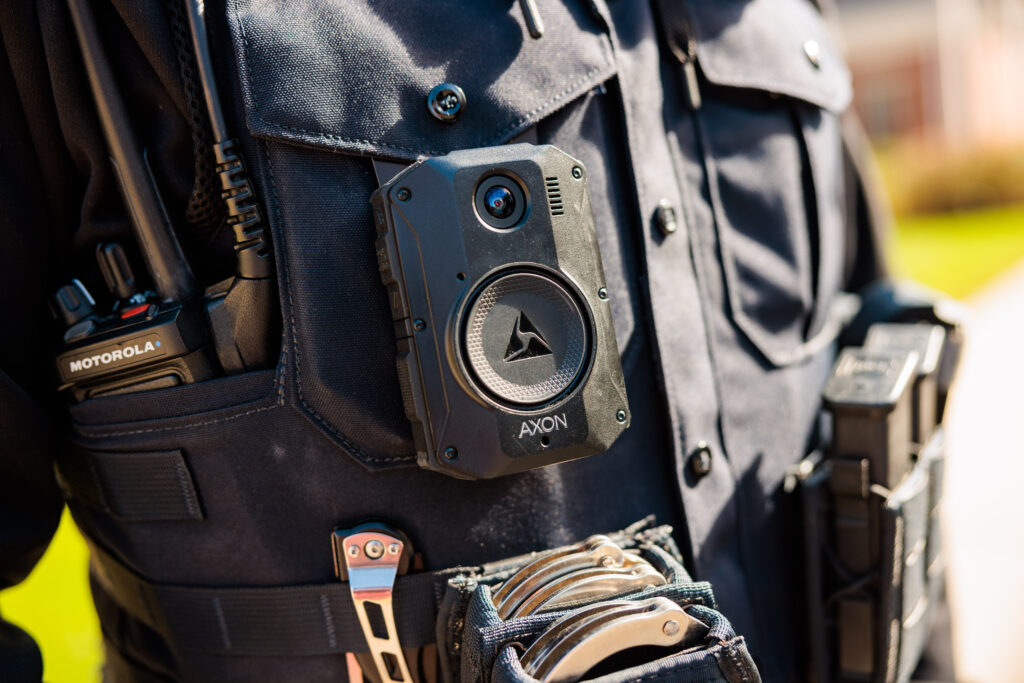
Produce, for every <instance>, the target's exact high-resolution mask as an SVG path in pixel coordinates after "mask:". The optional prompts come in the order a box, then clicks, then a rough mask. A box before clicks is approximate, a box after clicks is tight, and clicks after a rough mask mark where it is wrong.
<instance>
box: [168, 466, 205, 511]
mask: <svg viewBox="0 0 1024 683" xmlns="http://www.w3.org/2000/svg"><path fill="white" fill-rule="evenodd" d="M174 474H175V476H177V478H178V486H179V487H180V488H181V497H182V498H184V500H185V510H186V511H188V514H189V515H190V516H192V517H202V515H200V514H198V511H197V510H196V501H195V500H194V498H193V496H194V494H195V491H193V490H192V486H191V484H190V482H189V481H188V474H186V471H185V461H184V460H182V459H181V455H180V454H179V455H178V458H177V459H176V460H175V461H174Z"/></svg>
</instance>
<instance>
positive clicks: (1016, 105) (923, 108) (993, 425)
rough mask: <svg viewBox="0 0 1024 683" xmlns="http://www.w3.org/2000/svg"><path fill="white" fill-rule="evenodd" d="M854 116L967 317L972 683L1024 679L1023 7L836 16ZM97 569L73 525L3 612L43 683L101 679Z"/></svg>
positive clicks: (899, 212)
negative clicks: (91, 574) (32, 644)
mask: <svg viewBox="0 0 1024 683" xmlns="http://www.w3.org/2000/svg"><path fill="white" fill-rule="evenodd" d="M837 3H838V9H839V17H840V20H841V23H842V29H843V32H844V40H845V45H846V53H847V60H848V62H849V64H850V67H851V70H852V72H853V79H854V90H855V93H856V100H855V107H856V109H857V112H858V114H859V115H860V118H861V120H862V121H863V123H864V126H865V128H866V129H867V131H868V134H869V135H870V136H871V138H872V139H873V140H874V143H875V149H876V153H877V158H878V162H879V168H880V170H881V178H882V180H883V182H884V184H885V186H886V189H887V190H888V193H889V198H890V201H891V203H892V207H893V210H894V213H895V217H896V224H895V230H894V231H893V233H892V236H891V244H890V245H889V246H890V250H889V251H890V255H891V261H892V268H893V270H894V272H895V273H896V274H898V275H901V276H905V277H909V278H913V279H916V280H918V281H920V282H922V283H924V284H926V285H928V286H930V287H933V288H935V289H938V290H941V291H943V292H946V293H947V294H950V295H952V296H954V297H956V298H958V299H960V300H962V301H964V302H965V303H966V304H967V305H968V307H969V309H970V312H971V318H970V324H969V327H968V346H967V349H966V352H965V357H964V361H963V364H962V367H961V372H960V379H959V382H958V386H957V387H956V389H955V391H954V392H953V395H952V403H951V405H950V408H949V413H948V417H947V422H948V429H949V462H948V465H947V474H946V494H945V502H944V515H945V536H946V539H945V546H946V548H947V549H948V550H949V558H948V563H949V564H948V566H949V576H950V580H951V585H950V601H951V604H952V606H953V620H954V623H953V631H954V633H953V635H954V638H953V641H954V642H953V650H954V657H955V661H956V665H957V670H958V679H959V680H962V681H984V682H989V681H991V682H997V681H998V682H1000V683H1002V682H1009V681H1024V647H1022V646H1021V645H1020V644H1019V643H1018V640H1019V635H1020V634H1021V633H1024V587H1022V586H1021V583H1020V581H1019V579H1018V576H1019V573H1020V568H1021V567H1022V566H1024V457H1021V456H1024V446H1022V445H1021V444H1020V443H1018V438H1017V433H1016V429H1015V428H1016V427H1017V426H1020V425H1021V424H1024V410H1022V407H1021V406H1022V403H1024V402H1022V401H1021V399H1020V392H1021V389H1022V388H1024V355H1022V353H1021V349H1022V348H1024V344H1022V340H1024V0H837ZM87 565H88V555H87V552H86V549H85V545H84V543H83V542H82V540H81V538H80V537H79V536H78V533H77V531H76V530H75V528H74V524H73V523H72V522H71V520H70V519H69V518H68V517H67V515H66V514H65V517H64V519H63V520H62V522H61V527H60V530H59V531H58V532H57V536H56V537H55V538H54V541H53V543H52V545H51V546H50V549H49V550H48V551H47V553H46V555H45V557H44V558H43V560H42V562H41V563H40V564H39V566H38V567H37V568H36V570H35V571H34V572H33V574H32V576H31V577H30V578H29V579H28V580H27V581H26V582H25V583H23V584H22V585H20V586H17V587H15V588H12V589H10V590H7V591H4V592H3V593H0V612H2V613H3V614H4V615H5V616H6V617H7V618H8V619H10V620H11V621H13V622H15V623H17V624H19V625H21V626H22V627H23V628H25V629H26V630H28V631H29V632H30V633H32V635H33V636H35V638H36V640H37V642H39V643H40V645H41V647H42V649H43V655H44V659H45V665H46V674H45V675H46V680H47V681H52V682H64V681H75V682H78V681H82V682H91V681H99V680H100V677H99V667H100V665H101V656H102V655H101V649H100V635H99V624H98V622H97V620H96V616H95V613H94V612H93V609H92V605H91V602H90V600H89V595H88V592H89V589H88V580H87V577H86V567H87Z"/></svg>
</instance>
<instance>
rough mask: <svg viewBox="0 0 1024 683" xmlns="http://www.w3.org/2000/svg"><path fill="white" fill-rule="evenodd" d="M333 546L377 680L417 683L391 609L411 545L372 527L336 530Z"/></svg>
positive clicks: (387, 530)
mask: <svg viewBox="0 0 1024 683" xmlns="http://www.w3.org/2000/svg"><path fill="white" fill-rule="evenodd" d="M331 543H332V546H333V548H334V568H335V572H336V573H337V574H338V578H339V579H341V580H342V581H348V585H349V590H350V591H351V593H352V604H353V606H354V607H355V610H356V616H357V617H358V618H359V625H360V627H361V628H362V629H363V637H364V638H366V644H367V645H368V646H369V648H370V655H371V657H372V658H373V664H374V666H375V667H376V669H377V675H378V677H379V680H380V681H382V682H383V683H389V682H391V681H395V682H399V681H402V682H404V683H413V677H412V674H411V673H410V672H409V667H408V665H407V664H406V661H405V655H404V654H403V652H402V645H401V643H400V642H399V640H398V630H397V629H396V628H395V614H394V610H393V609H392V595H393V591H394V585H395V577H396V576H397V575H398V574H400V573H405V571H407V570H408V566H409V561H410V558H411V556H412V552H411V548H410V547H409V544H408V541H407V540H405V539H404V538H403V536H402V534H401V533H400V532H398V531H395V530H394V529H390V528H389V527H387V526H384V525H382V524H376V523H370V524H362V525H360V526H357V527H355V528H353V529H336V530H335V531H334V533H333V534H332V536H331ZM365 666H366V665H365V664H364V668H365Z"/></svg>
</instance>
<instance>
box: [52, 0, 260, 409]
mask: <svg viewBox="0 0 1024 683" xmlns="http://www.w3.org/2000/svg"><path fill="white" fill-rule="evenodd" d="M186 5H187V6H188V9H189V23H190V28H191V31H192V39H193V47H194V48H195V53H196V61H197V64H198V66H199V74H200V80H201V82H202V85H203V94H204V98H205V100H206V104H207V108H208V110H209V114H210V121H211V128H212V130H213V134H214V138H215V140H216V142H215V144H214V145H213V153H214V157H215V160H216V170H217V174H218V177H219V179H220V184H221V190H222V192H221V198H222V199H223V201H224V202H225V205H226V208H227V223H228V225H229V226H230V227H231V228H232V230H233V233H234V235H233V236H234V245H235V246H234V249H235V255H236V260H237V273H236V275H235V276H234V277H231V278H228V279H227V280H225V281H223V282H220V283H218V284H216V285H213V286H211V287H209V288H207V289H206V290H205V292H204V291H203V290H201V289H200V288H199V287H198V285H197V284H196V281H195V278H194V276H193V274H192V271H191V269H190V267H189V264H188V261H187V260H186V258H185V255H184V252H183V251H182V249H181V246H180V244H179V243H178V240H177V237H176V236H175V233H174V229H173V227H172V226H171V224H170V220H169V218H168V214H167V211H166V209H165V207H164V204H163V201H162V199H161V197H160V192H159V190H158V188H157V187H156V182H155V180H154V178H153V174H152V172H151V170H150V167H149V162H148V160H147V158H146V152H145V150H144V149H142V148H141V147H140V145H139V144H138V142H137V140H136V139H135V136H134V133H133V130H132V125H131V121H130V119H129V117H128V114H127V110H126V108H125V105H124V102H123V100H122V98H121V96H120V93H119V92H118V88H117V83H116V81H115V79H114V75H113V71H112V69H111V68H110V64H109V62H108V60H107V58H106V55H105V54H104V50H103V46H102V44H101V42H100V37H99V32H98V29H97V25H96V20H95V17H94V16H93V15H92V12H91V9H90V7H89V4H88V2H87V0H71V1H70V2H69V6H70V9H71V17H72V20H73V23H74V26H75V32H76V34H77V36H78V42H79V45H80V48H81V52H82V58H83V63H84V65H85V69H86V75H87V76H88V81H89V87H90V90H91V91H92V95H93V99H94V100H95V103H96V110H97V114H98V115H99V121H100V127H101V128H102V130H103V135H104V138H105V140H106V143H107V147H108V149H109V151H110V160H111V163H112V164H113V167H114V172H115V176H116V177H117V180H118V183H119V188H120V190H121V195H122V197H123V198H124V202H125V206H126V208H127V209H128V213H129V218H130V219H131V225H132V231H133V234H134V236H135V239H136V242H137V243H138V246H139V251H140V252H141V254H142V258H143V260H144V262H145V264H146V269H147V271H148V272H149V275H150V276H151V278H152V281H153V289H152V290H151V291H147V290H140V289H139V287H138V286H137V284H136V280H135V276H134V274H133V273H132V271H131V267H130V265H129V260H128V257H127V256H126V254H125V250H124V249H123V248H122V247H121V246H120V245H119V244H116V243H115V244H107V245H102V244H101V245H99V246H98V247H97V258H98V260H99V265H100V271H101V272H102V274H103V277H104V280H105V281H106V284H107V287H108V289H109V290H110V294H111V295H112V297H113V298H114V303H113V305H112V306H110V307H109V308H107V307H102V308H101V307H100V306H98V305H97V304H96V301H95V300H94V299H93V297H92V296H91V295H90V294H89V292H88V291H87V290H86V289H85V286H84V285H82V283H81V282H80V281H79V280H72V282H71V284H69V285H66V286H64V287H62V288H60V289H59V290H58V292H57V294H56V296H55V297H54V300H53V308H54V312H55V314H56V317H57V318H58V320H60V321H61V322H63V324H64V325H65V326H66V327H65V332H64V336H63V345H62V348H61V350H60V351H59V352H58V354H57V373H58V376H59V381H60V389H61V390H68V391H69V392H70V393H71V394H72V396H73V397H74V398H75V399H76V400H79V401H81V400H83V399H86V398H90V397H94V396H104V395H111V394H119V393H129V392H137V391H146V390H150V389H157V388H164V387H171V386H177V385H179V384H188V383H192V382H198V381H201V380H204V379H208V378H210V377H213V376H216V375H218V374H221V373H227V374H231V373H235V372H241V371H244V370H251V369H255V368H262V367H267V366H269V365H272V364H273V361H274V354H273V351H274V349H275V344H274V341H275V337H276V336H277V329H278V325H279V323H278V321H277V319H276V309H275V306H274V299H275V297H274V282H273V261H272V256H271V253H270V249H269V245H268V244H267V242H266V240H265V237H264V229H263V226H262V219H261V216H260V212H259V205H258V203H257V201H256V198H255V195H254V193H253V189H252V186H251V183H250V181H249V179H248V177H247V176H246V174H245V169H244V167H243V165H242V161H241V159H240V157H239V156H238V154H237V152H236V151H235V149H236V148H237V143H235V141H234V140H232V139H230V138H229V136H228V133H227V130H226V126H225V123H224V116H223V114H222V112H221V109H220V104H219V99H218V97H217V90H216V84H215V82H214V80H213V69H212V66H211V64H210V55H209V47H208V44H207V39H206V32H205V25H204V22H203V16H202V8H201V6H200V4H199V3H198V0H188V2H187V3H186Z"/></svg>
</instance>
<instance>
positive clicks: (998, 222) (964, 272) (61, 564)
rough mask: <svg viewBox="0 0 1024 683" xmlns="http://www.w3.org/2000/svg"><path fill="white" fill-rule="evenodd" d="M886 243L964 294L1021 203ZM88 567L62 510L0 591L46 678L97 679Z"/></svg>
mask: <svg viewBox="0 0 1024 683" xmlns="http://www.w3.org/2000/svg"><path fill="white" fill-rule="evenodd" d="M891 247H892V249H891V253H892V255H893V267H894V269H895V270H896V272H897V273H899V274H901V275H905V276H907V277H912V278H914V279H917V280H920V281H921V282H923V283H924V284H926V285H929V286H931V287H933V288H935V289H938V290H941V291H944V292H946V293H948V294H950V295H952V296H954V297H958V298H962V297H965V296H968V295H970V294H971V293H972V292H974V291H976V290H977V289H978V288H980V287H982V286H983V285H984V284H985V283H986V282H988V281H990V280H991V279H992V278H993V277H995V276H996V275H998V274H999V273H1000V272H1002V271H1003V270H1005V269H1006V268H1007V267H1009V266H1010V265H1012V264H1014V263H1016V262H1018V261H1020V260H1021V259H1022V258H1024V207H1015V208H1009V209H997V210H991V211H984V212H977V213H970V214H950V215H944V216H935V217H927V218H916V219H911V220H907V221H904V222H903V223H902V224H901V225H900V227H899V229H898V230H897V231H896V233H895V234H894V235H893V237H892V243H891ZM87 567H88V555H87V551H86V547H85V543H84V542H83V541H82V539H81V537H80V536H79V535H78V531H77V530H76V529H75V526H74V524H73V523H72V521H71V518H70V517H69V516H68V515H67V513H66V512H65V514H64V518H63V519H62V520H61V525H60V529H59V530H58V531H57V535H56V537H55V538H54V540H53V543H52V544H51V546H50V548H49V550H47V552H46V555H45V556H44V557H43V559H42V561H41V562H40V564H39V566H38V567H36V569H35V571H34V572H32V575H31V576H30V577H29V578H28V580H27V581H25V582H24V583H23V584H22V585H20V586H17V587H15V588H11V589H8V590H7V591H4V592H3V593H2V594H0V613H2V614H3V615H4V616H5V617H6V618H8V619H10V620H11V621H13V622H14V623H16V624H18V625H20V626H22V627H23V628H24V629H26V630H27V631H28V632H29V633H31V634H32V635H33V636H34V637H35V639H36V641H37V642H38V643H39V644H40V646H41V647H42V650H43V658H44V661H45V666H46V673H45V676H46V680H47V681H49V682H50V683H65V682H66V681H67V682H71V683H92V682H94V681H99V680H100V677H99V670H100V666H101V660H102V654H101V649H100V647H101V646H100V635H99V625H98V623H97V620H96V615H95V612H94V611H93V609H92V603H91V601H90V598H89V586H88V580H87V578H86V571H87Z"/></svg>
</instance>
